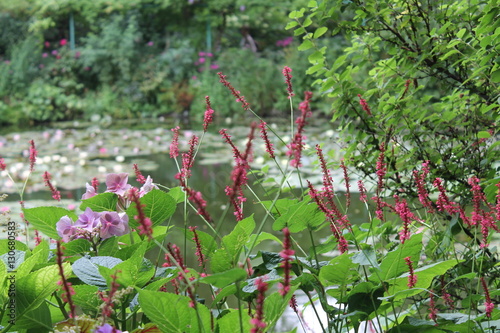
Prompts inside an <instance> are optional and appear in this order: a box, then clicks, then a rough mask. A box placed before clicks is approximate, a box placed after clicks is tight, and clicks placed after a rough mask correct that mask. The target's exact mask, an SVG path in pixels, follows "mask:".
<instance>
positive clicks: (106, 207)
mask: <svg viewBox="0 0 500 333" xmlns="http://www.w3.org/2000/svg"><path fill="white" fill-rule="evenodd" d="M117 203H118V196H117V195H116V194H115V193H111V192H105V193H100V194H98V195H95V196H93V197H91V198H88V199H84V200H82V204H81V205H80V209H81V210H82V211H83V210H85V209H86V208H87V207H89V208H90V209H92V210H93V211H94V212H114V211H116V204H117Z"/></svg>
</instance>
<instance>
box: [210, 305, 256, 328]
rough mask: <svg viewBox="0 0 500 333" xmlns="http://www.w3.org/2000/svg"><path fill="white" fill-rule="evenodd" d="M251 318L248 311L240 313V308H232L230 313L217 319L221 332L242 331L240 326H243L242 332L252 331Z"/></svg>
mask: <svg viewBox="0 0 500 333" xmlns="http://www.w3.org/2000/svg"><path fill="white" fill-rule="evenodd" d="M250 319H251V318H250V316H249V315H248V312H247V311H242V313H241V314H240V313H239V311H238V310H230V312H229V313H228V314H225V315H224V316H222V317H221V318H219V319H217V326H218V327H219V332H240V326H241V327H242V328H243V331H242V332H250V329H251V327H252V326H251V324H250Z"/></svg>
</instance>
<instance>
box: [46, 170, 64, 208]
mask: <svg viewBox="0 0 500 333" xmlns="http://www.w3.org/2000/svg"><path fill="white" fill-rule="evenodd" d="M42 177H43V181H44V183H45V186H47V187H48V188H49V189H50V192H52V198H54V200H57V201H61V193H60V192H59V191H58V190H57V189H56V188H55V187H54V185H52V182H51V179H52V177H51V175H50V173H49V172H48V171H45V172H44V173H43V176H42Z"/></svg>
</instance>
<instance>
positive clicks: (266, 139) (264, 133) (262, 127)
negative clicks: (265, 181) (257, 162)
mask: <svg viewBox="0 0 500 333" xmlns="http://www.w3.org/2000/svg"><path fill="white" fill-rule="evenodd" d="M259 128H260V137H261V138H262V139H263V140H264V143H265V144H266V151H267V153H268V154H269V156H270V157H271V158H272V159H275V158H276V157H275V156H274V149H273V144H272V143H271V141H270V140H269V136H268V135H267V124H266V122H265V121H263V120H262V119H261V120H260V124H259Z"/></svg>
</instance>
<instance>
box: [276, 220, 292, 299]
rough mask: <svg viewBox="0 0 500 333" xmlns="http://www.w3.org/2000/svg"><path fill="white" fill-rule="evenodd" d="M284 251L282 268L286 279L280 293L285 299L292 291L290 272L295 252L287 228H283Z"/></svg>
mask: <svg viewBox="0 0 500 333" xmlns="http://www.w3.org/2000/svg"><path fill="white" fill-rule="evenodd" d="M283 237H284V241H283V250H282V251H281V252H280V256H281V258H283V262H282V263H281V267H282V268H283V274H284V279H283V283H280V284H279V293H280V294H281V296H283V297H285V296H286V294H287V293H288V292H289V291H290V270H291V269H292V263H291V261H292V260H293V255H294V254H295V251H294V250H292V241H291V239H290V230H289V229H288V228H287V227H285V228H283Z"/></svg>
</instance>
